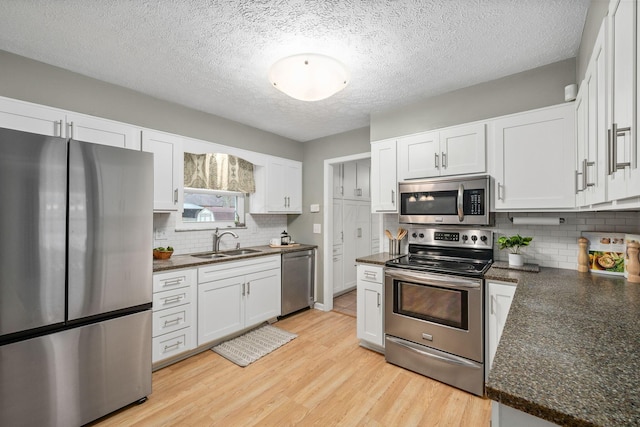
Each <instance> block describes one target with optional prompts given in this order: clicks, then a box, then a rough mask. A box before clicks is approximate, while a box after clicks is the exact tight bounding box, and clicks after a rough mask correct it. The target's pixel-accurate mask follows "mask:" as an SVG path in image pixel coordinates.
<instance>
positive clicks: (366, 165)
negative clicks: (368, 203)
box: [356, 159, 371, 200]
mask: <svg viewBox="0 0 640 427" xmlns="http://www.w3.org/2000/svg"><path fill="white" fill-rule="evenodd" d="M356 194H357V197H358V199H359V200H371V159H362V160H358V161H356Z"/></svg>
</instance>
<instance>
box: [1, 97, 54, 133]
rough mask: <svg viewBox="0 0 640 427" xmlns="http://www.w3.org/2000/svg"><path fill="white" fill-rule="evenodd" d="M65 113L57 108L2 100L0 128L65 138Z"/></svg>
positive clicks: (6, 99)
mask: <svg viewBox="0 0 640 427" xmlns="http://www.w3.org/2000/svg"><path fill="white" fill-rule="evenodd" d="M64 115H65V113H64V112H63V111H61V110H57V109H55V108H47V107H42V106H40V105H36V104H31V103H28V102H22V101H17V100H13V99H9V98H0V127H3V128H7V129H14V130H21V131H24V132H31V133H37V134H40V135H47V136H64V132H63V129H62V128H63V124H64Z"/></svg>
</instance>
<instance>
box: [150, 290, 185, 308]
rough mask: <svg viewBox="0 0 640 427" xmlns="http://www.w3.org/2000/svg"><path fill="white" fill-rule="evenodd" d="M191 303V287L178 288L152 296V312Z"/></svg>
mask: <svg viewBox="0 0 640 427" xmlns="http://www.w3.org/2000/svg"><path fill="white" fill-rule="evenodd" d="M192 301H193V287H191V286H189V287H186V288H178V289H173V290H170V291H164V292H156V293H154V294H153V311H158V310H164V309H165V308H171V307H176V306H179V305H183V304H189V303H191V302H192Z"/></svg>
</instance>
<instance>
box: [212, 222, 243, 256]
mask: <svg viewBox="0 0 640 427" xmlns="http://www.w3.org/2000/svg"><path fill="white" fill-rule="evenodd" d="M225 234H231V235H232V236H233V237H235V238H236V239H237V238H238V235H237V234H236V233H234V232H233V231H224V232H222V233H219V232H218V229H217V228H216V232H215V233H213V252H215V253H218V251H219V250H220V238H222V236H224V235H225Z"/></svg>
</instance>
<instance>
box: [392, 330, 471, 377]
mask: <svg viewBox="0 0 640 427" xmlns="http://www.w3.org/2000/svg"><path fill="white" fill-rule="evenodd" d="M386 338H387V340H389V341H391V342H392V343H394V344H397V345H399V346H401V347H404V348H406V349H407V350H410V351H413V352H415V353H418V354H420V355H422V356H427V357H430V358H432V359H437V360H439V361H441V362H444V363H449V364H451V365H458V366H464V367H465V368H476V369H478V365H477V364H476V363H473V362H470V361H468V360H466V359H463V358H462V357H458V356H454V355H452V354H445V353H442V352H439V351H437V350H431V349H430V350H431V351H427V350H425V348H424V346H421V345H418V344H415V343H412V342H410V341H406V340H403V339H400V338H396V337H392V336H390V335H387V336H386Z"/></svg>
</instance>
